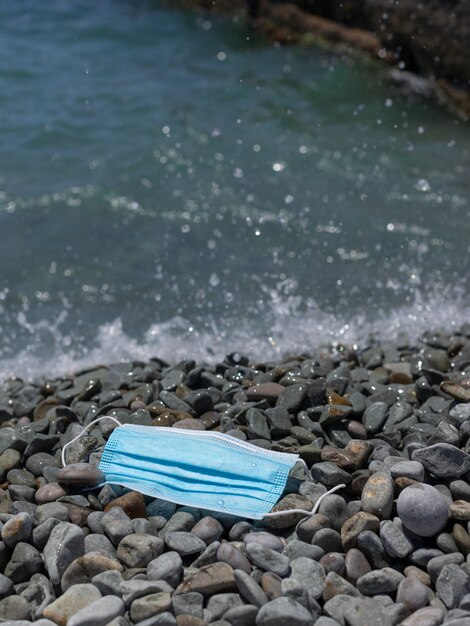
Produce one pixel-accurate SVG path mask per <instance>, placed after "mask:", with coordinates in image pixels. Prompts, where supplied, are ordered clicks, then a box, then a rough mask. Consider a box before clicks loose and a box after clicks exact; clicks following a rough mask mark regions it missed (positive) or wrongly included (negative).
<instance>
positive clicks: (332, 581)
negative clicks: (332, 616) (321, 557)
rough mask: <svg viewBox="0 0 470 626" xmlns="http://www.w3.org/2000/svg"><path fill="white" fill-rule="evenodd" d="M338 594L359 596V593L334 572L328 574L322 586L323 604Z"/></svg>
mask: <svg viewBox="0 0 470 626" xmlns="http://www.w3.org/2000/svg"><path fill="white" fill-rule="evenodd" d="M338 594H343V595H348V596H360V595H361V594H360V593H359V591H358V590H357V589H356V587H354V585H351V583H349V582H348V581H347V580H345V579H344V578H342V576H339V575H338V574H337V573H336V572H328V574H327V576H326V578H325V583H324V585H323V594H322V595H323V602H328V600H331V598H333V597H334V596H336V595H338Z"/></svg>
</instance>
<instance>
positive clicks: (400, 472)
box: [390, 461, 424, 482]
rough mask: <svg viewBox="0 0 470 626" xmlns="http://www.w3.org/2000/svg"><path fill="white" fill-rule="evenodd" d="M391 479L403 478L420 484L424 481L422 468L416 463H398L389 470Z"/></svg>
mask: <svg viewBox="0 0 470 626" xmlns="http://www.w3.org/2000/svg"><path fill="white" fill-rule="evenodd" d="M390 474H391V476H392V478H398V477H399V476H404V477H406V478H411V479H412V480H417V481H419V482H421V481H422V480H423V479H424V467H423V465H422V464H421V463H419V462H418V461H400V462H399V463H395V464H394V465H393V466H392V467H391V468H390Z"/></svg>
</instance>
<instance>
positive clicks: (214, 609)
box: [173, 583, 256, 622]
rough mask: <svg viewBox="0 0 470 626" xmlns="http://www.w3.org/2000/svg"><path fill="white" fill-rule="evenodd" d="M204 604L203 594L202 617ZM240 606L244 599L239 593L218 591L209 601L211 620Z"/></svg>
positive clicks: (208, 607) (208, 608)
mask: <svg viewBox="0 0 470 626" xmlns="http://www.w3.org/2000/svg"><path fill="white" fill-rule="evenodd" d="M255 584H256V583H255ZM185 595H187V594H185ZM199 595H200V594H199ZM181 597H184V596H175V598H174V599H176V598H181ZM173 606H174V603H173ZM202 606H203V598H202V596H201V617H202V613H203V610H202ZM240 606H243V601H242V599H241V598H240V596H239V594H238V593H218V594H216V595H215V596H212V597H211V598H209V601H208V602H207V612H208V613H209V614H210V615H211V618H210V619H211V622H214V621H216V620H218V619H220V618H221V617H222V616H223V615H224V614H225V613H226V612H227V611H230V609H232V608H234V607H240ZM188 612H189V611H188Z"/></svg>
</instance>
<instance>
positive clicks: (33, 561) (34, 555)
mask: <svg viewBox="0 0 470 626" xmlns="http://www.w3.org/2000/svg"><path fill="white" fill-rule="evenodd" d="M43 567H44V564H43V560H42V557H41V554H40V552H38V550H36V548H33V546H30V545H29V544H28V543H21V542H20V543H17V544H16V546H15V549H14V550H13V554H12V555H11V559H10V561H9V562H8V564H7V566H6V567H5V572H4V574H5V576H8V578H10V580H12V581H13V582H14V583H15V584H17V583H21V582H24V581H27V580H29V579H30V578H31V576H33V574H37V573H38V572H40V571H42V569H43Z"/></svg>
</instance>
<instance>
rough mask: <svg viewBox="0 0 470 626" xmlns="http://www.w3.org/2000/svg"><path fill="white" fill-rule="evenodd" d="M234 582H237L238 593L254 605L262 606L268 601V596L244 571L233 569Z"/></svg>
mask: <svg viewBox="0 0 470 626" xmlns="http://www.w3.org/2000/svg"><path fill="white" fill-rule="evenodd" d="M233 575H234V576H235V582H236V583H237V587H238V591H239V593H240V595H241V596H242V597H243V598H244V599H245V600H246V601H247V602H248V603H249V604H253V605H254V606H258V607H260V606H263V604H266V603H267V602H268V597H267V595H266V594H265V593H264V591H263V590H262V589H261V587H260V586H259V585H258V583H257V582H256V581H255V580H254V579H253V578H252V577H251V576H250V575H249V574H247V573H246V572H244V571H242V570H237V569H236V570H234V571H233Z"/></svg>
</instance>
